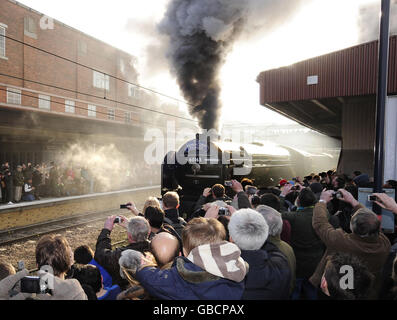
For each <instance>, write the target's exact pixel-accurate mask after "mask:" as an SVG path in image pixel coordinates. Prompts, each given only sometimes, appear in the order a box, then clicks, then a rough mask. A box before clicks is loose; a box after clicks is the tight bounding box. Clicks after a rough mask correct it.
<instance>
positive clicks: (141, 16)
mask: <svg viewBox="0 0 397 320" xmlns="http://www.w3.org/2000/svg"><path fill="white" fill-rule="evenodd" d="M19 2H21V3H23V4H25V5H27V6H29V7H31V8H33V9H35V10H37V11H39V12H41V13H43V14H45V15H48V16H50V17H53V18H55V19H57V20H59V21H61V22H63V23H65V24H67V25H69V26H71V27H74V28H76V29H78V30H80V31H82V32H84V33H87V34H89V35H91V36H93V37H95V38H98V39H100V40H102V41H104V42H106V43H109V44H110V45H113V46H115V47H117V48H119V49H122V50H124V51H126V52H128V53H130V54H132V55H134V56H136V57H137V58H138V69H139V72H140V75H141V77H140V84H141V85H143V86H146V87H150V88H153V89H156V90H158V91H160V92H163V93H166V94H167V95H171V96H173V97H176V98H181V96H180V92H179V88H178V86H177V84H176V81H175V79H174V78H173V76H172V75H171V74H170V72H169V70H167V68H163V69H161V72H157V73H154V72H153V71H152V70H151V69H150V68H148V65H151V64H153V63H154V61H151V60H149V58H150V59H152V58H153V57H150V56H148V54H147V52H148V51H147V46H148V45H150V44H153V43H156V41H157V37H159V36H158V35H153V33H154V31H155V26H156V24H157V22H158V21H160V20H161V18H162V16H163V14H164V11H165V9H166V7H167V3H168V0H145V1H142V0H129V1H127V0H112V1H108V0H84V1H82V0H56V1H54V0H20V1H19ZM377 2H378V3H380V0H312V1H311V2H309V3H310V4H309V5H304V6H303V7H301V8H300V9H299V10H298V11H297V12H296V14H295V15H294V16H293V17H291V18H290V19H289V21H288V22H287V23H285V24H284V25H280V26H278V27H276V28H275V29H274V31H273V32H272V33H271V34H254V35H253V37H252V38H251V39H240V40H239V41H237V42H236V43H235V44H234V47H233V50H232V52H231V53H230V54H229V55H228V57H227V61H226V63H225V65H224V66H223V68H222V70H221V80H222V95H221V98H222V102H223V112H222V122H223V123H232V122H243V123H250V122H255V123H266V124H270V123H277V124H290V123H293V122H292V121H291V120H289V119H287V118H285V117H283V116H281V115H278V114H277V113H275V112H273V111H270V110H267V109H266V108H264V107H262V106H260V104H259V84H258V83H257V82H256V78H257V76H258V74H259V73H260V72H261V71H265V70H268V69H273V68H278V67H282V66H287V65H290V64H293V63H295V62H298V61H301V60H305V59H308V58H311V57H315V56H318V55H321V54H325V53H328V52H332V51H336V50H340V49H343V48H347V47H350V46H353V45H356V44H358V41H359V32H358V27H357V19H358V13H359V8H360V6H362V5H364V4H368V3H377ZM76 8H78V10H76ZM148 30H149V32H148ZM160 60H161V59H160ZM152 62H153V63H152Z"/></svg>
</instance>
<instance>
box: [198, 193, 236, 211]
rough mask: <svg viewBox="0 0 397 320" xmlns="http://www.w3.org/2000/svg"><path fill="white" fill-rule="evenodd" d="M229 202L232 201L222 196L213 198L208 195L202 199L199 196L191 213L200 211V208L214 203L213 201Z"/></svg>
mask: <svg viewBox="0 0 397 320" xmlns="http://www.w3.org/2000/svg"><path fill="white" fill-rule="evenodd" d="M230 200H232V199H230V198H229V197H228V196H226V195H224V196H223V197H220V198H213V197H212V195H210V196H208V197H204V196H203V195H201V196H200V198H199V199H198V200H197V202H196V205H195V206H194V209H193V211H194V212H196V211H198V210H200V209H201V208H202V206H203V205H205V204H206V203H210V202H215V201H224V202H226V201H230Z"/></svg>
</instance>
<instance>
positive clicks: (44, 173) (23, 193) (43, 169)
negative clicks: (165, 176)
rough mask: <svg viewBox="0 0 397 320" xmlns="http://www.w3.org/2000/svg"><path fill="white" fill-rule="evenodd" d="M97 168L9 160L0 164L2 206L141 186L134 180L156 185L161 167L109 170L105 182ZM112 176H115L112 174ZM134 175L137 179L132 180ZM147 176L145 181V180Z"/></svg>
mask: <svg viewBox="0 0 397 320" xmlns="http://www.w3.org/2000/svg"><path fill="white" fill-rule="evenodd" d="M97 170H98V168H93V167H89V166H82V165H74V164H71V163H69V164H67V163H61V164H58V163H55V162H50V163H48V164H47V163H41V164H37V165H32V163H30V162H29V163H28V164H27V165H25V164H22V165H17V166H16V167H15V168H11V166H10V163H9V162H5V163H4V164H1V165H0V185H1V188H0V205H1V204H8V205H12V204H17V203H20V202H24V201H28V202H30V201H34V200H40V199H41V198H42V197H45V198H56V197H67V196H77V195H83V194H90V193H97V192H109V191H116V190H122V189H126V188H130V187H136V186H138V185H131V181H146V182H147V184H149V185H154V184H156V182H157V181H156V179H155V177H157V178H158V177H159V176H160V172H159V169H158V168H157V171H156V170H154V169H153V168H152V167H151V166H147V165H145V164H144V163H139V162H137V163H135V164H134V165H133V166H132V167H131V168H128V169H127V168H126V169H125V170H124V171H123V172H117V173H118V174H119V175H120V176H121V177H116V176H115V174H114V173H113V172H108V173H106V175H107V177H106V181H104V180H105V179H103V178H102V177H101V176H100V175H98V174H97ZM112 175H113V176H112ZM132 177H135V179H132ZM142 178H145V180H142Z"/></svg>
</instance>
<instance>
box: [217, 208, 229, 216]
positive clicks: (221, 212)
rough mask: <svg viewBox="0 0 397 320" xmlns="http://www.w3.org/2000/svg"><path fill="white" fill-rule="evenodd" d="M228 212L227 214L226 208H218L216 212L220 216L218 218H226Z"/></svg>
mask: <svg viewBox="0 0 397 320" xmlns="http://www.w3.org/2000/svg"><path fill="white" fill-rule="evenodd" d="M228 212H229V210H228V209H227V208H223V207H222V208H219V211H218V215H220V216H227V215H228Z"/></svg>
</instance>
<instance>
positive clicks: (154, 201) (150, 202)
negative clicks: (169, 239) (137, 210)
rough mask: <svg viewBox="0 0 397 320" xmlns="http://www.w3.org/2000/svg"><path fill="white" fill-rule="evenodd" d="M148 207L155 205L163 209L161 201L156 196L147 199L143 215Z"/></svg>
mask: <svg viewBox="0 0 397 320" xmlns="http://www.w3.org/2000/svg"><path fill="white" fill-rule="evenodd" d="M148 207H154V208H158V209H160V210H161V205H160V202H159V201H158V200H157V198H156V197H149V198H147V200H146V201H145V204H144V205H143V210H142V214H143V215H145V211H146V209H147V208H148Z"/></svg>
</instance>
